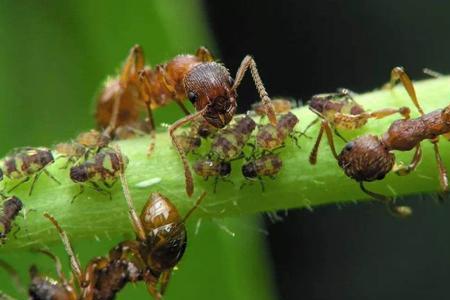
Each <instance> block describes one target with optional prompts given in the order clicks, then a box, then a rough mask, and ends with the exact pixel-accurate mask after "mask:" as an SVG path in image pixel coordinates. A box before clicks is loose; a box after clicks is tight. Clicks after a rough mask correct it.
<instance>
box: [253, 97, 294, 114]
mask: <svg viewBox="0 0 450 300" xmlns="http://www.w3.org/2000/svg"><path fill="white" fill-rule="evenodd" d="M292 104H293V101H292V100H288V99H285V98H273V99H272V105H273V110H274V112H275V114H277V115H278V114H284V113H287V112H290V111H291V109H292ZM252 111H254V112H255V113H256V114H257V115H258V116H265V115H266V109H265V107H264V104H262V103H261V102H256V103H254V104H252Z"/></svg>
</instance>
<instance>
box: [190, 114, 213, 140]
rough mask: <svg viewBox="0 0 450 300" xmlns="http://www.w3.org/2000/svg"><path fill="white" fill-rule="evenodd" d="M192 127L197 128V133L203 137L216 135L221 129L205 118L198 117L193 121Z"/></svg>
mask: <svg viewBox="0 0 450 300" xmlns="http://www.w3.org/2000/svg"><path fill="white" fill-rule="evenodd" d="M191 128H197V135H198V136H200V137H201V138H203V139H207V138H212V137H214V136H215V134H216V133H217V131H218V130H219V129H218V128H217V127H214V126H212V125H211V124H209V123H208V122H207V121H206V120H205V119H203V118H198V119H197V120H194V121H192V125H191Z"/></svg>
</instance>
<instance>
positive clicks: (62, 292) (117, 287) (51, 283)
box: [28, 213, 146, 300]
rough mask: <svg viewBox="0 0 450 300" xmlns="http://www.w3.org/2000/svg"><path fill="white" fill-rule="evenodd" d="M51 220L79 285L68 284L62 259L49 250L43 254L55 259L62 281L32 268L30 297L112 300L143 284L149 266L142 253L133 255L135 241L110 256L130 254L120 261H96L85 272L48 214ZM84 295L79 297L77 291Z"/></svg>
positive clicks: (116, 259) (115, 250)
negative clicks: (131, 284) (133, 284)
mask: <svg viewBox="0 0 450 300" xmlns="http://www.w3.org/2000/svg"><path fill="white" fill-rule="evenodd" d="M44 216H45V217H46V218H47V219H49V220H50V221H51V222H52V224H53V225H54V226H55V228H56V229H57V231H58V234H59V236H60V238H61V241H62V242H63V244H64V248H65V250H66V252H67V254H68V256H69V260H70V265H71V269H72V275H73V277H75V280H76V285H75V283H74V282H73V281H72V280H70V281H67V279H66V278H65V276H64V274H63V273H62V266H61V263H60V261H59V259H58V258H57V257H56V256H54V255H53V254H52V253H50V252H48V251H46V250H40V252H42V253H44V254H46V255H48V256H49V257H50V258H52V259H53V260H54V262H55V265H56V271H57V274H58V280H54V279H51V278H49V277H47V276H41V275H40V274H39V273H38V271H37V268H36V267H34V266H32V267H31V269H30V276H31V284H30V286H29V289H28V291H29V295H30V298H31V299H34V300H46V299H55V300H75V299H80V300H88V299H89V300H112V299H115V296H116V295H117V293H118V292H119V291H121V290H122V289H123V288H124V287H125V285H126V284H127V283H129V282H138V281H140V280H142V278H143V274H144V272H146V270H145V265H144V262H143V261H142V259H140V254H139V249H138V248H137V247H136V248H135V249H133V250H134V253H133V251H131V250H130V249H129V245H135V244H136V243H134V244H133V241H130V242H127V241H126V242H122V243H120V244H119V245H118V246H116V247H114V248H113V249H112V250H111V252H110V254H111V253H112V254H113V255H115V256H117V253H118V252H119V251H120V253H126V254H127V256H126V255H122V256H120V257H114V258H112V257H110V256H108V257H96V258H94V259H92V260H91V261H90V262H89V263H88V265H87V266H86V268H85V271H84V272H83V271H82V269H81V264H80V262H79V261H78V258H77V256H76V255H75V252H74V250H73V247H72V245H71V243H70V240H69V237H68V236H67V234H66V232H65V231H64V230H63V229H62V228H61V226H60V225H59V224H58V222H57V221H56V219H55V218H54V217H53V216H51V215H49V214H47V213H46V214H44ZM78 290H79V291H80V294H79V295H77V291H78Z"/></svg>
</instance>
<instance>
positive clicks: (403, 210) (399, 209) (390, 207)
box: [359, 181, 412, 218]
mask: <svg viewBox="0 0 450 300" xmlns="http://www.w3.org/2000/svg"><path fill="white" fill-rule="evenodd" d="M359 187H360V188H361V191H363V192H364V193H365V194H367V195H369V196H370V197H371V198H373V199H374V200H377V201H380V202H381V203H383V204H385V205H386V209H387V211H388V212H389V214H391V215H392V216H394V217H399V218H406V217H409V216H410V215H411V214H412V209H411V208H410V207H409V206H396V205H394V203H393V201H392V199H391V198H389V197H387V196H385V195H382V194H378V193H375V192H372V191H369V190H367V189H366V188H365V186H364V182H363V181H360V182H359Z"/></svg>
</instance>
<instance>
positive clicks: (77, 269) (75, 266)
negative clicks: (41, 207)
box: [44, 213, 85, 287]
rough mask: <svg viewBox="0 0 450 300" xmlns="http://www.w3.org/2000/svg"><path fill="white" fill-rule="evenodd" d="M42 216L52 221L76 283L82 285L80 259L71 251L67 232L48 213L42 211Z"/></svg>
mask: <svg viewBox="0 0 450 300" xmlns="http://www.w3.org/2000/svg"><path fill="white" fill-rule="evenodd" d="M44 217H46V218H47V219H49V220H50V222H52V224H53V225H54V226H55V228H56V230H57V231H58V234H59V237H60V238H61V241H62V243H63V245H64V249H65V250H66V252H67V255H68V256H69V260H70V267H71V269H72V274H73V275H74V276H75V278H76V279H77V281H78V285H79V286H80V287H83V286H84V285H85V284H84V282H83V272H82V271H81V264H80V261H79V260H78V257H77V256H76V255H75V252H74V251H73V247H72V244H71V243H70V240H69V237H68V236H67V233H66V232H65V231H64V230H63V229H62V228H61V226H60V225H59V223H58V221H56V219H55V218H54V217H53V216H52V215H50V214H48V213H44Z"/></svg>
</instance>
